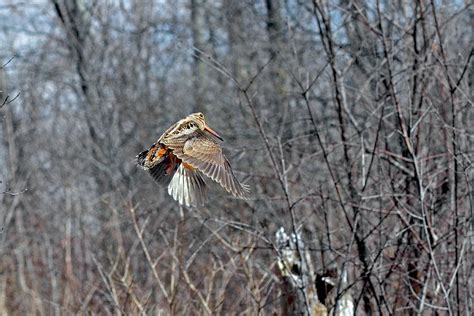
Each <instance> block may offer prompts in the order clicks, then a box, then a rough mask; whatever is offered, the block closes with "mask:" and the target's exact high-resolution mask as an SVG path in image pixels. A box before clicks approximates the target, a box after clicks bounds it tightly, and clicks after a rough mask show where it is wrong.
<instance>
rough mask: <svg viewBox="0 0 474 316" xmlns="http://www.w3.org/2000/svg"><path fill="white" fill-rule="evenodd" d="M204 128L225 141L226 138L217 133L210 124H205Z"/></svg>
mask: <svg viewBox="0 0 474 316" xmlns="http://www.w3.org/2000/svg"><path fill="white" fill-rule="evenodd" d="M204 130H205V131H207V132H209V133H211V134H212V135H214V136H216V137H217V138H219V139H220V140H221V141H224V139H223V138H222V137H221V136H220V135H219V134H217V133H216V131H215V130H213V129H212V128H210V127H209V126H207V125H206V126H204Z"/></svg>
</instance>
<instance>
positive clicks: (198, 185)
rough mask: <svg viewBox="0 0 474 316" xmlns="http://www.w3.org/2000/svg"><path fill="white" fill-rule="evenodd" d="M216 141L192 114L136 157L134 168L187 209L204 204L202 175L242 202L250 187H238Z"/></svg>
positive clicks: (198, 116) (203, 122)
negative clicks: (144, 171)
mask: <svg viewBox="0 0 474 316" xmlns="http://www.w3.org/2000/svg"><path fill="white" fill-rule="evenodd" d="M218 140H221V141H223V139H222V137H221V136H219V134H217V133H216V132H215V131H214V130H213V129H211V128H210V127H209V126H207V124H206V119H205V118H204V115H203V114H202V113H193V114H190V115H188V116H187V117H185V118H184V119H182V120H180V121H178V122H177V123H175V124H173V125H172V126H171V127H170V128H168V129H167V130H166V131H165V132H164V133H163V135H161V136H160V138H159V139H158V140H157V141H156V142H155V143H154V144H153V145H152V146H151V147H150V148H149V149H147V150H145V151H143V152H141V153H139V154H138V155H137V164H138V165H139V166H141V167H142V168H143V169H145V170H148V171H149V172H150V174H151V176H152V177H153V178H154V179H155V180H156V181H157V182H158V183H159V184H161V185H163V186H167V187H168V193H169V195H171V196H172V197H173V198H174V199H175V200H176V201H178V202H179V203H180V204H182V205H186V206H191V205H193V206H197V205H202V204H204V202H205V201H206V200H207V185H206V182H205V180H204V177H203V175H206V176H207V177H209V178H211V179H212V180H214V181H215V182H217V183H219V184H220V185H221V186H222V187H223V188H224V189H225V190H226V191H227V192H229V193H231V194H232V195H233V196H235V197H237V198H242V199H245V198H246V197H247V194H248V193H249V186H247V185H245V184H242V183H240V182H239V181H238V180H237V178H236V177H235V175H234V172H233V171H232V168H231V166H230V164H229V161H228V160H227V158H226V157H225V156H224V154H223V153H222V148H221V146H220V145H219V143H218Z"/></svg>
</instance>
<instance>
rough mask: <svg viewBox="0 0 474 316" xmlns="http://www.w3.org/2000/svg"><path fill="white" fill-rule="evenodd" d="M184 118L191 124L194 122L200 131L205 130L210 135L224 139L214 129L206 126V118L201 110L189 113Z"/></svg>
mask: <svg viewBox="0 0 474 316" xmlns="http://www.w3.org/2000/svg"><path fill="white" fill-rule="evenodd" d="M185 120H187V121H188V122H189V123H191V124H195V125H196V126H197V128H199V129H200V130H201V131H206V132H208V133H210V134H211V135H213V136H215V137H217V138H218V139H220V140H222V141H223V140H224V139H222V137H221V136H220V135H219V134H217V133H216V131H214V130H213V129H212V128H210V127H209V126H207V124H206V118H205V117H204V114H202V113H201V112H197V113H193V114H190V115H188V116H187V117H186V119H185Z"/></svg>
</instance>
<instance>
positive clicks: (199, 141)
mask: <svg viewBox="0 0 474 316" xmlns="http://www.w3.org/2000/svg"><path fill="white" fill-rule="evenodd" d="M169 146H170V147H172V148H173V154H175V155H176V156H177V157H178V158H179V159H181V160H182V161H183V162H185V163H187V164H189V165H191V166H192V167H194V168H196V169H198V170H199V171H201V172H202V173H204V174H205V175H206V176H208V177H209V178H211V179H212V180H214V181H216V182H217V183H219V184H220V185H221V186H222V187H223V188H224V189H225V190H226V191H227V192H229V193H231V194H232V195H234V196H235V197H238V198H243V199H245V198H247V195H248V193H249V187H248V186H247V185H244V184H241V183H240V182H239V181H238V180H237V178H236V177H235V175H234V173H233V171H232V168H231V166H230V164H229V161H228V160H227V158H226V157H225V156H224V154H223V153H222V148H221V146H220V145H219V144H218V143H217V142H216V141H215V140H214V139H213V138H212V137H211V136H208V135H206V134H205V132H203V131H197V132H196V133H195V134H194V135H193V136H192V137H190V138H189V139H188V140H186V141H185V142H184V144H169Z"/></svg>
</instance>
